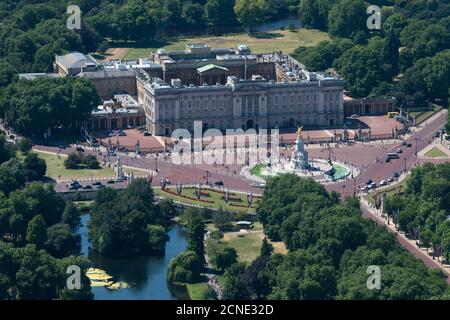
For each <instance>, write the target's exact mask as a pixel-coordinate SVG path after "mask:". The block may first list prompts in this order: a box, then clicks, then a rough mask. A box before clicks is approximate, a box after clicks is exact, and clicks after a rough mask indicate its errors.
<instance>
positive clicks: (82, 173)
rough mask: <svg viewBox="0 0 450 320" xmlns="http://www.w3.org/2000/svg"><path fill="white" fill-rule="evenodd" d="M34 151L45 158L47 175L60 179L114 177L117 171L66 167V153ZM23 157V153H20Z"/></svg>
mask: <svg viewBox="0 0 450 320" xmlns="http://www.w3.org/2000/svg"><path fill="white" fill-rule="evenodd" d="M33 153H36V154H37V155H38V156H39V158H41V159H43V160H44V161H45V163H46V164H47V171H46V173H45V175H46V176H47V177H50V178H53V179H58V178H59V177H61V178H62V179H69V178H77V179H83V178H91V177H93V178H106V177H114V176H115V173H114V170H113V169H112V168H109V167H104V168H101V169H76V170H73V169H66V168H65V167H64V159H65V158H66V157H67V156H66V155H64V154H61V155H60V156H59V157H58V155H56V154H49V153H45V152H40V151H37V150H33ZM20 156H21V157H23V155H20ZM124 170H125V171H126V172H129V171H133V172H134V174H135V175H136V176H142V175H144V176H146V175H147V172H146V171H142V170H138V169H129V168H125V169H124Z"/></svg>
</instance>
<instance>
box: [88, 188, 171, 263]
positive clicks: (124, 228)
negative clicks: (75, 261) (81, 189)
mask: <svg viewBox="0 0 450 320" xmlns="http://www.w3.org/2000/svg"><path fill="white" fill-rule="evenodd" d="M168 220H169V216H167V215H166V211H162V210H160V207H159V205H158V204H155V197H154V193H153V190H152V188H151V186H150V183H149V182H148V181H147V180H146V179H136V180H135V181H133V182H132V183H131V184H130V185H129V186H128V187H127V188H126V189H125V190H123V191H121V192H118V191H117V190H115V189H111V188H104V189H101V190H100V191H99V192H98V194H97V196H96V199H95V204H94V206H93V208H92V212H91V220H90V223H89V238H90V240H91V243H92V248H93V249H94V250H96V251H98V252H100V253H101V254H103V255H106V256H109V257H133V256H139V255H146V254H152V253H158V252H160V251H162V250H164V247H165V243H166V241H167V240H168V237H167V235H166V230H165V228H166V226H167V223H168ZM161 228H162V229H161ZM163 230H164V232H162V231H163Z"/></svg>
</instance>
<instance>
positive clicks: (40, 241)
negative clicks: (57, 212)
mask: <svg viewBox="0 0 450 320" xmlns="http://www.w3.org/2000/svg"><path fill="white" fill-rule="evenodd" d="M45 241H47V226H46V224H45V221H44V219H43V218H42V216H41V215H37V216H35V217H34V218H33V219H31V220H30V222H28V227H27V243H29V244H34V245H36V247H37V248H42V247H43V246H44V243H45Z"/></svg>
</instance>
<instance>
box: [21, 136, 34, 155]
mask: <svg viewBox="0 0 450 320" xmlns="http://www.w3.org/2000/svg"><path fill="white" fill-rule="evenodd" d="M18 146H19V150H20V152H22V153H28V152H29V151H30V150H31V148H32V147H33V142H31V140H30V139H28V138H21V139H20V140H19V145H18Z"/></svg>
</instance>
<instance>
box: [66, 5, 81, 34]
mask: <svg viewBox="0 0 450 320" xmlns="http://www.w3.org/2000/svg"><path fill="white" fill-rule="evenodd" d="M66 13H68V14H70V16H69V17H68V18H67V21H66V26H67V28H68V29H70V30H74V29H76V30H80V29H81V10H80V7H79V6H77V5H70V6H68V7H67V10H66Z"/></svg>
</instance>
